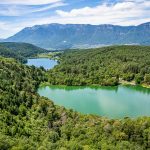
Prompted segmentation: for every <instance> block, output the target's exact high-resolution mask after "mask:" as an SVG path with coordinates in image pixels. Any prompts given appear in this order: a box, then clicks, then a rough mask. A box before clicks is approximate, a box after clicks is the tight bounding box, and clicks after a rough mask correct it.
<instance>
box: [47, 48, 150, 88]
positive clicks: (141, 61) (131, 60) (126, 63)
mask: <svg viewBox="0 0 150 150" xmlns="http://www.w3.org/2000/svg"><path fill="white" fill-rule="evenodd" d="M60 60H61V61H60V64H59V65H57V66H56V67H55V68H54V69H52V70H49V72H48V73H47V75H48V78H49V80H48V82H49V83H50V84H53V85H57V84H59V85H94V84H96V85H105V86H107V85H118V84H120V83H132V84H145V86H149V85H150V46H111V47H104V48H97V49H88V50H68V51H65V52H64V53H62V55H61V56H60ZM126 81H127V82H126Z"/></svg>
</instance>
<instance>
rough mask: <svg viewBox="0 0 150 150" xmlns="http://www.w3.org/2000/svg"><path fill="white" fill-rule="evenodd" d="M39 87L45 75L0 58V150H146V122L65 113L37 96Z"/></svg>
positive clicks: (149, 140)
mask: <svg viewBox="0 0 150 150" xmlns="http://www.w3.org/2000/svg"><path fill="white" fill-rule="evenodd" d="M91 58H92V57H91ZM43 81H47V78H46V76H45V71H44V70H42V69H37V68H35V67H28V66H25V65H23V64H20V63H18V62H17V61H15V60H14V59H7V58H3V57H0V149H1V150H10V149H11V150H68V149H69V150H91V149H92V150H99V149H102V150H107V149H111V150H112V149H115V150H116V149H118V150H122V149H123V150H128V149H131V150H137V149H139V150H146V149H148V148H150V117H142V118H138V119H130V118H125V119H122V120H109V119H106V118H102V117H98V116H93V115H81V114H79V113H77V112H74V111H72V110H66V109H65V108H63V107H59V106H55V105H54V104H53V102H52V101H50V100H48V99H46V98H44V97H40V96H39V95H38V94H37V93H36V90H37V87H38V85H39V84H40V82H43Z"/></svg>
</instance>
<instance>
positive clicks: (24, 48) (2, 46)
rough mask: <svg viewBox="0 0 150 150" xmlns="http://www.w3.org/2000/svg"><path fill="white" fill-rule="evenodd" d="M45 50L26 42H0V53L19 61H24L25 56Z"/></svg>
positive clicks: (35, 54) (34, 54)
mask: <svg viewBox="0 0 150 150" xmlns="http://www.w3.org/2000/svg"><path fill="white" fill-rule="evenodd" d="M45 52H47V50H45V49H42V48H39V47H37V46H34V45H32V44H28V43H14V42H3V43H0V55H1V56H4V57H8V58H9V57H12V58H15V59H17V60H19V61H20V62H23V63H24V62H26V58H27V57H32V56H37V54H41V53H45Z"/></svg>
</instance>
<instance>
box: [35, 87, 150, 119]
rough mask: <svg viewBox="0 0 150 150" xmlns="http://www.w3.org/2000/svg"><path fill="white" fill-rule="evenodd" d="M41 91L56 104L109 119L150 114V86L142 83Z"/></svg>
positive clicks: (45, 89) (40, 91)
mask: <svg viewBox="0 0 150 150" xmlns="http://www.w3.org/2000/svg"><path fill="white" fill-rule="evenodd" d="M38 93H39V94H40V95H41V96H45V97H47V98H49V99H51V100H52V101H53V102H54V103H55V104H57V105H60V106H64V107H65V108H72V109H73V110H76V111H78V112H81V113H84V114H96V115H100V116H106V117H109V118H124V117H132V118H136V117H140V116H150V89H147V88H143V87H140V86H118V87H88V86H85V87H73V86H71V87H61V86H44V87H40V88H39V89H38Z"/></svg>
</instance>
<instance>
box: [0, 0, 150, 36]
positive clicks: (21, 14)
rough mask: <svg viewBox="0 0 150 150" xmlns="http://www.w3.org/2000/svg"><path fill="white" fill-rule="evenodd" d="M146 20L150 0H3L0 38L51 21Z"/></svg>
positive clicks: (0, 3)
mask: <svg viewBox="0 0 150 150" xmlns="http://www.w3.org/2000/svg"><path fill="white" fill-rule="evenodd" d="M145 22H150V0H0V38H7V37H9V36H12V35H14V34H15V33H17V32H18V31H20V30H22V29H23V28H25V27H31V26H34V25H42V24H50V23H61V24H67V23H70V24H94V25H98V24H114V25H122V26H128V25H139V24H142V23H145Z"/></svg>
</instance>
